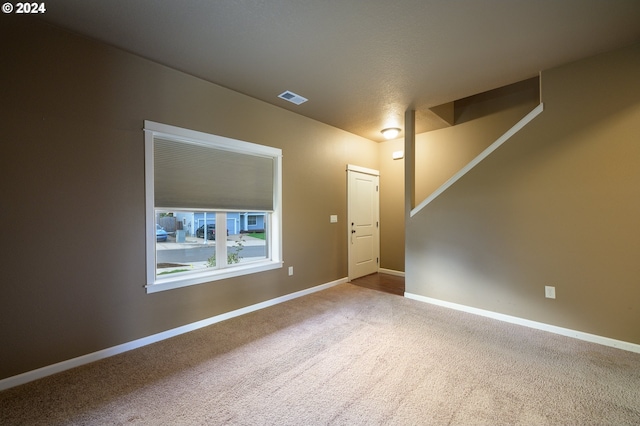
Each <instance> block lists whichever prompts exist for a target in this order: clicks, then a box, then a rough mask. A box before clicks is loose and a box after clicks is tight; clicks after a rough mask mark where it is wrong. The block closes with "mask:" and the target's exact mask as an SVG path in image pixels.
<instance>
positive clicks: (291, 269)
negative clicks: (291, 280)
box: [289, 266, 293, 276]
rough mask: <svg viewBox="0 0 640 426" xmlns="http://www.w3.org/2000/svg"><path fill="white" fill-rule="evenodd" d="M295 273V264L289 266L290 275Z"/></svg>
mask: <svg viewBox="0 0 640 426" xmlns="http://www.w3.org/2000/svg"><path fill="white" fill-rule="evenodd" d="M291 275H293V266H289V276H291Z"/></svg>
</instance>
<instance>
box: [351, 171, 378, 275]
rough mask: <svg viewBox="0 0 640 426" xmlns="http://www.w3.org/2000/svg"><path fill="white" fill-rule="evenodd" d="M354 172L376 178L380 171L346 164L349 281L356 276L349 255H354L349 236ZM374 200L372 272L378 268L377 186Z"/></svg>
mask: <svg viewBox="0 0 640 426" xmlns="http://www.w3.org/2000/svg"><path fill="white" fill-rule="evenodd" d="M352 172H355V173H362V174H366V175H371V176H375V177H377V178H379V177H380V172H379V171H378V170H374V169H369V168H366V167H360V166H355V165H353V164H347V245H348V256H349V257H348V259H347V263H348V272H349V281H351V280H352V279H354V278H356V277H354V271H353V267H352V261H351V257H352V256H353V255H354V253H353V252H352V244H351V237H352V227H351V223H352V218H351V202H352V200H351V198H350V197H351V192H352V190H351V188H350V186H351V185H350V181H351V179H350V177H351V173H352ZM378 185H379V181H378ZM375 196H376V202H375V210H376V211H375V212H374V215H375V222H376V225H375V230H374V232H375V247H374V251H375V253H374V257H375V258H376V270H375V271H373V272H377V271H378V269H379V268H380V192H379V190H378V188H376V193H375Z"/></svg>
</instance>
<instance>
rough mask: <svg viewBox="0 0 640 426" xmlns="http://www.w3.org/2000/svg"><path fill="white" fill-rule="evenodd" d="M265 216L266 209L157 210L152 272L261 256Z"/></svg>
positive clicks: (198, 267)
mask: <svg viewBox="0 0 640 426" xmlns="http://www.w3.org/2000/svg"><path fill="white" fill-rule="evenodd" d="M269 220H270V215H269V213H268V212H219V213H218V212H210V211H209V212H206V211H205V212H198V211H179V210H174V211H161V210H157V211H156V275H157V276H163V275H164V276H166V275H169V274H175V275H174V276H179V275H180V274H185V273H187V274H188V273H191V272H195V271H203V270H204V271H206V270H207V269H219V268H222V267H225V266H233V265H235V264H243V263H250V262H255V261H262V260H265V259H267V258H268V250H267V233H268V227H267V224H268V223H269ZM218 246H220V247H221V248H222V249H223V250H218ZM221 254H222V256H221ZM220 259H221V260H220Z"/></svg>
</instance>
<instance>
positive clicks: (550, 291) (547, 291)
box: [544, 285, 556, 299]
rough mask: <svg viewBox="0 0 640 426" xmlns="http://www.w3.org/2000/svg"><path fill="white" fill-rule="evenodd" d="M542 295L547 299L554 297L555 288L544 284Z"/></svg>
mask: <svg viewBox="0 0 640 426" xmlns="http://www.w3.org/2000/svg"><path fill="white" fill-rule="evenodd" d="M544 297H546V298H547V299H555V298H556V288H555V287H552V286H548V285H546V286H544Z"/></svg>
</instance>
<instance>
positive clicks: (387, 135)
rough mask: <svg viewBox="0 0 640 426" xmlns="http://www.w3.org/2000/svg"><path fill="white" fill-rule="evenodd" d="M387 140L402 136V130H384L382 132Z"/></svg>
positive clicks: (395, 128)
mask: <svg viewBox="0 0 640 426" xmlns="http://www.w3.org/2000/svg"><path fill="white" fill-rule="evenodd" d="M380 133H382V136H384V138H385V139H394V138H395V137H397V136H398V135H399V134H400V129H398V128H397V127H388V128H386V129H382V131H381V132H380Z"/></svg>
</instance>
